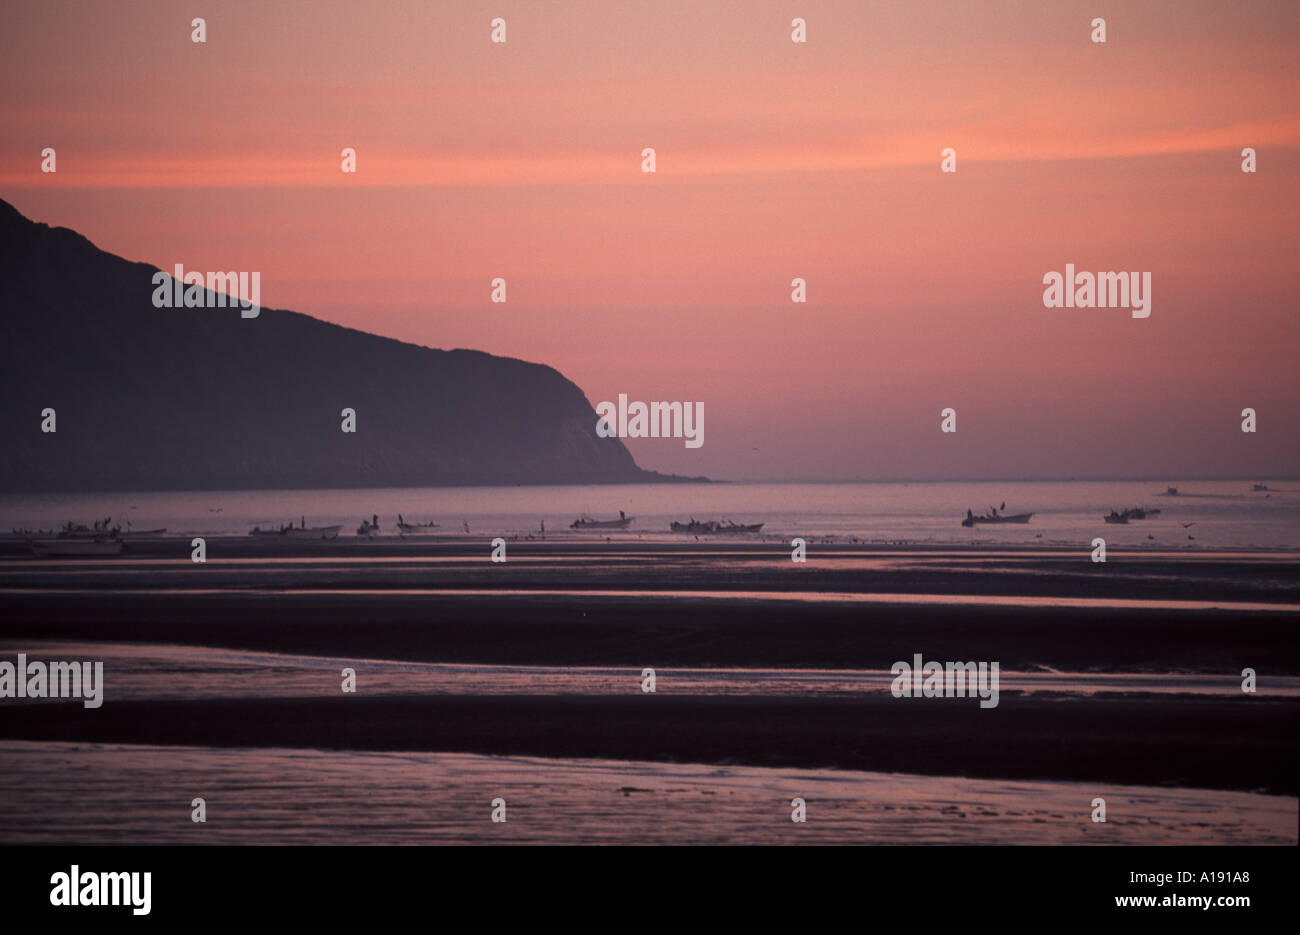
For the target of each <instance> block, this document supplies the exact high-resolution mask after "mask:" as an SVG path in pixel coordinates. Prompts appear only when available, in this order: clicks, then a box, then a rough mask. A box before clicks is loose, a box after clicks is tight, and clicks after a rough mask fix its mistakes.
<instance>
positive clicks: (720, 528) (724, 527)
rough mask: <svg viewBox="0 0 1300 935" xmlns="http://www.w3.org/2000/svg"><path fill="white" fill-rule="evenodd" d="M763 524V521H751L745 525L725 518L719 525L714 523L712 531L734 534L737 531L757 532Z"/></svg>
mask: <svg viewBox="0 0 1300 935" xmlns="http://www.w3.org/2000/svg"><path fill="white" fill-rule="evenodd" d="M763 526H764V524H763V523H751V524H750V525H748V526H745V525H742V524H740V523H733V522H732V521H731V520H727V521H726V522H725V523H723V524H721V525H716V524H715V526H714V529H713V531H714V532H716V533H725V534H728V535H734V534H737V533H745V532H758V531H759V530H760V529H762V528H763Z"/></svg>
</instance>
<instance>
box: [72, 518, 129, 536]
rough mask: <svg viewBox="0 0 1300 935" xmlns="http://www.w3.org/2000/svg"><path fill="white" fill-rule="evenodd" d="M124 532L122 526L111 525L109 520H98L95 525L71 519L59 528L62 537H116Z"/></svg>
mask: <svg viewBox="0 0 1300 935" xmlns="http://www.w3.org/2000/svg"><path fill="white" fill-rule="evenodd" d="M121 532H122V529H121V527H120V526H110V524H109V521H108V520H102V521H100V520H96V521H95V525H94V526H93V527H91V526H86V525H84V524H82V523H73V522H72V521H71V520H69V521H68V522H67V523H66V524H64V526H63V528H62V529H60V530H59V534H58V537H59V538H60V539H115V538H117V536H118V535H119V534H120V533H121Z"/></svg>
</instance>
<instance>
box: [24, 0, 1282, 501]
mask: <svg viewBox="0 0 1300 935" xmlns="http://www.w3.org/2000/svg"><path fill="white" fill-rule="evenodd" d="M192 6H193V9H190V8H189V7H186V8H184V9H181V8H180V7H177V6H176V4H174V3H172V2H148V0H144V2H133V3H131V4H118V3H108V2H91V3H65V2H49V0H45V2H30V0H8V2H7V3H6V14H5V19H6V22H5V27H4V31H3V33H2V34H0V87H3V88H4V89H5V90H4V92H3V98H0V101H2V104H0V114H2V116H3V126H4V128H5V129H4V132H3V133H2V134H0V197H3V198H4V199H6V200H8V201H10V202H11V203H12V204H14V205H15V207H17V208H18V210H20V211H21V212H23V213H24V214H25V215H27V216H28V217H30V218H32V219H33V220H37V221H43V222H46V223H50V224H53V225H59V226H65V227H71V228H73V229H75V230H77V231H79V232H80V233H82V234H84V235H86V236H87V237H89V238H90V239H91V240H92V241H93V242H94V243H96V244H97V245H98V246H99V247H101V248H102V249H104V250H107V251H109V252H112V253H116V254H119V255H121V256H124V257H126V258H128V259H131V260H138V261H145V262H148V263H152V264H154V265H157V266H159V267H161V268H164V269H171V268H172V266H173V265H174V264H176V263H183V264H184V266H185V268H186V269H197V270H231V269H234V270H256V271H259V272H260V273H261V283H262V301H263V304H264V305H266V306H268V307H272V308H291V309H293V310H295V311H300V312H304V313H306V314H309V315H313V316H315V317H318V318H322V319H325V320H328V321H332V322H337V323H339V324H342V325H346V326H348V327H352V328H358V329H362V330H365V331H370V332H374V333H378V334H382V335H386V336H390V337H393V338H397V339H400V340H403V341H410V342H413V343H416V344H422V345H426V346H429V347H440V348H457V347H464V348H475V349H479V350H484V351H487V352H489V353H493V354H500V355H505V356H512V357H519V358H523V359H525V360H531V361H537V362H540V363H545V364H547V365H550V366H552V367H555V368H556V369H557V370H559V371H560V372H561V373H563V374H564V375H565V376H567V377H568V378H570V379H571V380H573V381H574V382H575V383H576V384H577V385H578V386H579V387H581V388H582V390H583V391H584V393H585V394H586V395H587V398H588V399H589V400H590V401H591V402H592V404H593V405H595V404H596V403H598V402H600V401H603V400H616V399H617V397H618V394H620V393H626V394H627V395H628V397H629V399H631V400H644V401H656V400H664V401H667V400H679V401H691V402H697V403H700V404H703V408H704V413H705V436H704V438H705V443H704V444H703V445H702V446H701V447H699V448H688V447H686V446H685V444H684V443H683V440H681V439H640V440H629V442H628V444H629V447H630V448H631V450H632V452H633V454H634V455H635V456H636V457H637V460H638V463H640V464H641V465H642V466H643V467H647V468H650V469H654V470H660V471H665V472H670V473H679V474H688V475H699V474H704V475H708V476H710V477H717V478H727V479H736V480H745V479H808V480H847V479H862V478H888V479H924V478H944V477H960V478H979V477H997V478H1004V477H1035V478H1039V477H1135V476H1143V477H1162V476H1167V477H1170V478H1187V477H1195V476H1232V477H1253V476H1258V477H1259V478H1261V479H1263V478H1278V477H1284V476H1296V475H1300V444H1297V442H1298V441H1300V412H1298V411H1297V407H1296V402H1297V400H1298V399H1300V367H1297V365H1296V362H1297V359H1300V324H1298V323H1297V309H1298V308H1300V284H1297V277H1296V270H1297V263H1296V257H1297V247H1300V242H1298V241H1300V234H1298V233H1297V231H1298V230H1300V225H1297V219H1298V217H1300V211H1298V210H1297V209H1298V208H1300V187H1298V181H1297V180H1298V175H1297V173H1298V172H1300V56H1297V55H1296V54H1295V49H1296V48H1297V47H1300V5H1298V4H1295V3H1293V2H1275V3H1268V2H1260V3H1251V4H1245V5H1241V4H1231V3H1226V2H1225V3H1207V2H1203V0H1192V2H1187V0H1178V2H1146V3H1141V2H1139V3H1115V2H1102V0H1090V2H1084V3H1075V2H1069V0H1066V2H1055V3H1051V4H1043V3H1039V2H1003V3H998V2H993V3H987V4H983V3H981V4H971V3H968V2H962V0H955V2H926V0H917V2H911V0H900V2H880V3H864V2H805V0H791V2H757V0H756V2H728V3H721V2H707V0H694V2H657V3H653V4H624V3H608V2H564V3H535V2H492V3H457V2H438V3H429V2H392V3H383V4H359V3H344V2H337V0H334V2H330V0H316V2H310V3H306V2H304V3H293V2H282V3H276V4H273V5H272V4H265V3H261V2H218V0H203V2H202V3H199V4H194V5H192ZM194 16H203V17H204V18H205V20H206V29H207V42H206V43H203V44H197V43H194V42H192V41H191V31H192V27H191V24H190V20H191V19H192V18H193V17H194ZM498 16H499V17H502V18H504V19H505V21H506V42H505V43H493V42H491V40H490V34H491V21H492V19H493V18H494V17H498ZM795 17H800V18H802V19H803V20H804V21H805V22H806V31H807V42H805V43H795V42H792V41H791V21H792V19H794V18H795ZM1095 17H1103V18H1105V20H1106V42H1105V43H1104V44H1103V43H1095V42H1093V41H1092V39H1091V36H1092V33H1093V26H1092V20H1093V19H1094V18H1095ZM47 146H48V147H54V148H55V151H56V153H57V172H55V173H52V174H50V173H43V172H41V171H40V166H41V151H42V150H43V149H44V148H45V147H47ZM344 147H353V148H355V150H356V153H357V171H356V173H355V174H345V173H343V172H342V171H341V170H340V163H341V150H342V149H343V148H344ZM645 147H653V148H654V149H655V152H656V171H655V172H654V173H652V174H650V173H644V172H642V171H641V165H642V156H641V154H642V150H643V149H644V148H645ZM946 147H951V148H952V149H954V150H955V151H956V167H957V171H955V172H951V173H945V172H943V171H941V166H940V163H941V152H942V150H944V149H945V148H946ZM1245 147H1251V148H1253V149H1255V151H1256V159H1257V171H1256V172H1254V173H1244V172H1242V171H1241V163H1242V156H1241V151H1242V149H1243V148H1245ZM1067 263H1070V264H1073V265H1074V266H1075V267H1076V268H1077V269H1079V270H1090V271H1094V272H1096V271H1111V270H1114V271H1141V272H1150V273H1151V276H1152V296H1151V300H1152V301H1151V314H1150V317H1149V318H1145V319H1135V318H1133V317H1132V316H1131V314H1130V312H1129V311H1128V310H1127V309H1123V308H1045V307H1044V304H1043V291H1044V286H1043V276H1044V274H1046V273H1048V272H1051V271H1056V272H1063V271H1064V269H1065V265H1066V264H1067ZM495 277H502V278H504V279H505V280H506V282H507V301H506V302H505V303H492V302H491V300H490V296H491V281H492V280H493V279H494V278H495ZM796 277H799V278H802V279H804V280H805V281H806V284H807V285H806V291H807V301H806V302H805V303H794V302H792V301H791V291H792V287H791V281H792V280H793V279H794V278H796ZM12 311H13V310H6V313H12ZM196 365H201V361H196ZM413 404H419V402H418V401H413ZM947 407H952V408H953V409H955V410H956V412H957V417H956V427H957V431H956V432H954V433H944V432H941V430H940V423H941V417H940V413H941V410H943V409H945V408H947ZM1246 407H1250V408H1253V409H1255V410H1256V413H1257V431H1256V432H1255V433H1251V434H1248V433H1244V432H1242V431H1241V421H1242V417H1241V412H1242V410H1243V409H1244V408H1246Z"/></svg>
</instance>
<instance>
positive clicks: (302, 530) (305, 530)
mask: <svg viewBox="0 0 1300 935" xmlns="http://www.w3.org/2000/svg"><path fill="white" fill-rule="evenodd" d="M342 528H343V524H342V523H339V524H338V525H337V526H308V525H307V518H306V517H305V516H304V517H303V520H302V525H301V526H294V525H293V524H290V525H289V528H288V529H286V530H285V531H284V534H285V535H286V536H288V537H289V538H290V539H337V538H338V537H339V530H340V529H342Z"/></svg>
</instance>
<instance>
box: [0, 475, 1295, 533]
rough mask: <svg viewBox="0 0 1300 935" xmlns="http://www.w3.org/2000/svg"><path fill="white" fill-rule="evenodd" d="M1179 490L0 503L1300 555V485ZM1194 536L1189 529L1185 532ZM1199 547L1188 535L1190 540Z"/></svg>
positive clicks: (141, 516) (277, 517)
mask: <svg viewBox="0 0 1300 935" xmlns="http://www.w3.org/2000/svg"><path fill="white" fill-rule="evenodd" d="M1262 482H1263V483H1265V484H1267V486H1268V487H1269V488H1270V490H1269V491H1267V492H1256V491H1252V489H1251V487H1252V482H1249V481H1179V480H1176V479H1175V480H1170V481H1169V482H1168V483H1169V484H1172V485H1174V486H1176V487H1178V489H1179V491H1180V493H1179V495H1178V496H1167V495H1166V494H1165V493H1164V489H1165V486H1166V484H1164V483H1158V482H1155V481H1032V482H1029V481H1025V482H1021V481H990V482H935V483H917V484H901V483H871V484H645V485H591V486H576V487H575V486H571V487H470V488H466V487H451V488H439V487H427V488H382V489H373V490H304V491H295V490H276V491H211V492H172V493H116V494H115V493H107V494H104V493H97V494H77V495H68V494H8V495H0V531H8V530H10V529H14V528H19V529H51V528H54V527H57V526H58V525H61V524H62V523H64V522H67V521H68V520H74V521H76V522H89V521H90V520H92V519H94V518H103V517H105V516H111V517H113V518H114V520H115V521H118V522H121V523H122V525H123V526H124V527H125V526H126V525H127V523H130V524H131V526H133V527H134V528H136V529H153V528H158V527H165V528H166V529H167V530H168V534H169V535H179V536H189V535H203V536H217V535H245V534H247V533H248V531H249V530H250V529H252V528H253V527H254V526H263V527H267V526H278V525H280V524H282V523H287V522H291V521H292V522H298V521H299V520H300V518H302V517H304V516H305V517H306V519H307V522H308V524H309V525H332V524H335V523H341V524H343V527H344V528H343V533H342V534H343V535H344V536H350V535H351V534H352V533H353V532H354V530H355V529H356V527H357V525H358V524H359V523H360V522H361V520H362V518H368V517H369V516H370V515H371V514H373V513H378V514H379V517H380V523H381V528H382V532H383V533H385V534H395V533H396V531H397V530H396V528H395V523H396V518H397V514H398V513H401V514H403V515H404V517H405V519H406V521H407V522H427V521H429V520H433V521H435V522H437V523H438V524H439V525H440V528H439V529H438V530H437V531H438V533H440V534H442V533H446V534H450V535H463V534H464V524H468V526H469V530H470V534H471V535H474V536H483V535H492V536H495V535H505V536H514V535H528V534H536V533H537V532H538V531H539V530H540V528H541V525H542V524H543V523H545V526H546V533H547V535H548V536H556V535H560V536H562V535H569V534H571V533H569V530H568V529H567V526H568V524H569V523H571V522H572V521H573V520H574V519H575V518H577V517H578V516H579V515H581V514H583V513H590V514H592V515H594V516H595V517H597V518H601V519H606V518H610V517H613V516H616V515H617V514H618V511H619V510H622V511H624V512H625V513H627V515H629V516H635V517H636V521H635V522H634V523H633V525H632V527H631V529H630V530H629V531H628V532H627V533H611V535H616V536H631V537H633V538H635V537H642V538H647V539H650V538H658V537H662V538H670V537H671V534H670V533H669V532H668V524H669V522H670V521H672V520H683V521H684V520H687V519H690V518H692V517H694V518H696V519H701V520H707V519H716V520H726V519H731V520H733V521H735V522H737V523H757V522H762V523H765V524H766V525H765V526H764V528H763V534H764V535H770V536H772V537H774V538H775V537H780V538H788V537H791V536H796V535H800V536H805V537H813V538H819V539H820V538H831V537H834V538H838V539H841V540H851V539H854V538H856V539H858V540H861V541H865V542H869V543H889V542H900V541H902V542H918V543H933V544H936V545H956V544H971V543H982V544H1001V545H1008V546H1012V545H1015V546H1021V545H1031V546H1032V545H1070V546H1076V545H1078V543H1079V542H1080V541H1083V542H1085V543H1087V542H1090V541H1091V539H1092V538H1093V537H1094V536H1103V537H1104V538H1105V539H1106V541H1107V543H1108V544H1113V545H1119V546H1152V547H1158V548H1195V549H1229V548H1235V549H1255V548H1267V549H1275V548H1296V547H1300V481H1290V482H1288V481H1277V480H1268V479H1262ZM1004 502H1005V503H1006V512H1007V513H1022V512H1032V513H1033V514H1034V517H1033V519H1032V521H1031V522H1030V523H1029V525H1027V526H1018V525H1017V526H977V527H975V528H974V529H965V528H963V527H962V526H961V525H960V520H961V518H962V517H963V516H964V515H965V513H966V510H967V509H972V510H974V511H975V512H976V513H981V512H984V511H985V510H987V509H988V507H989V506H990V505H992V506H998V507H1000V506H1001V504H1002V503H1004ZM1131 507H1145V508H1158V509H1160V510H1161V514H1160V515H1159V516H1158V517H1154V518H1152V519H1147V520H1141V521H1138V520H1135V521H1132V522H1130V523H1129V524H1127V525H1108V524H1105V523H1104V522H1103V521H1102V516H1103V515H1104V514H1106V513H1108V512H1109V511H1111V510H1113V509H1115V510H1120V509H1124V508H1131ZM1192 523H1194V524H1195V525H1192V526H1187V527H1186V528H1185V527H1184V524H1192ZM1189 537H1190V538H1189Z"/></svg>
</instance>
